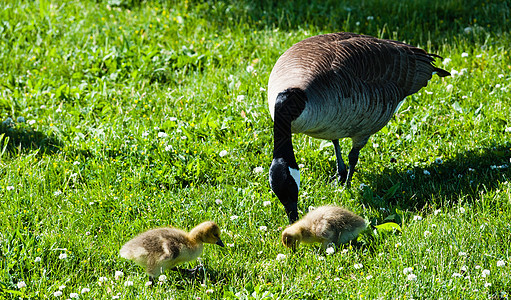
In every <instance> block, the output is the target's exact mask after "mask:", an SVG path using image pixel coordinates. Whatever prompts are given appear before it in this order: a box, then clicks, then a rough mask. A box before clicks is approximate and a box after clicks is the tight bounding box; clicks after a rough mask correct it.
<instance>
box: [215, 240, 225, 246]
mask: <svg viewBox="0 0 511 300" xmlns="http://www.w3.org/2000/svg"><path fill="white" fill-rule="evenodd" d="M215 244H217V245H218V246H220V247H224V246H225V245H224V243H223V242H222V240H221V239H218V241H216V243H215Z"/></svg>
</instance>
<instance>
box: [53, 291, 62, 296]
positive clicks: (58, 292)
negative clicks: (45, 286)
mask: <svg viewBox="0 0 511 300" xmlns="http://www.w3.org/2000/svg"><path fill="white" fill-rule="evenodd" d="M53 296H55V297H60V296H62V292H61V291H56V292H55V293H53Z"/></svg>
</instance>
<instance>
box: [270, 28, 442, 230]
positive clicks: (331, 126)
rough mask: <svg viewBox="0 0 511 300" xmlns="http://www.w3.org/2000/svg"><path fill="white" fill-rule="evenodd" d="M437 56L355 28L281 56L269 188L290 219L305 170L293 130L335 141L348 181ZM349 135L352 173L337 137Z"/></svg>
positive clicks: (273, 90) (273, 82) (275, 74)
mask: <svg viewBox="0 0 511 300" xmlns="http://www.w3.org/2000/svg"><path fill="white" fill-rule="evenodd" d="M435 57H437V56H436V55H434V54H429V53H427V52H426V51H424V50H422V49H419V48H416V47H413V46H410V45H407V44H405V43H402V42H398V41H392V40H383V39H378V38H374V37H371V36H365V35H357V34H353V33H342V32H341V33H332V34H325V35H319V36H314V37H310V38H308V39H305V40H303V41H301V42H298V43H297V44H295V45H293V46H292V47H291V48H289V49H288V50H287V51H286V52H285V53H284V54H282V56H281V57H280V58H279V59H278V61H277V62H276V63H275V66H274V67H273V70H272V72H271V74H270V78H269V81H268V104H269V109H270V114H271V116H272V119H273V120H274V150H273V161H272V165H271V167H270V174H269V175H270V186H271V188H272V190H273V191H274V192H275V194H276V195H277V197H278V198H279V200H280V201H281V202H282V204H283V205H284V207H285V209H286V213H287V215H288V217H289V222H290V223H292V222H294V221H295V220H296V219H297V218H298V214H297V201H298V189H299V184H300V173H299V170H298V165H297V163H296V159H295V156H294V151H293V145H292V140H291V134H292V133H305V134H307V135H309V136H312V137H314V138H319V139H326V140H332V141H333V144H334V148H335V154H336V159H337V174H338V176H339V179H340V180H341V182H346V184H347V185H349V184H350V181H351V178H352V176H353V172H354V171H355V165H356V164H357V161H358V155H359V151H360V150H361V149H362V148H363V147H364V146H365V144H366V143H367V141H368V139H369V137H370V136H371V135H372V134H374V133H376V132H378V131H379V130H380V129H381V128H383V127H384V126H385V125H386V124H387V123H388V121H389V120H390V119H391V117H392V116H393V114H394V112H395V111H396V110H397V108H398V107H399V105H400V104H401V103H402V101H403V100H404V98H405V97H406V96H408V95H411V94H413V93H416V92H417V91H419V90H420V89H421V88H422V87H425V86H426V85H427V83H428V81H429V80H430V79H431V77H432V75H433V74H434V73H437V74H438V75H439V76H447V75H449V73H448V72H447V71H445V70H442V69H439V68H436V67H435V66H434V64H433V62H434V58H435ZM342 138H351V140H352V142H353V145H352V149H351V151H350V153H349V155H348V160H349V171H348V169H347V168H346V166H345V164H344V161H343V159H342V155H341V152H340V147H339V139H342Z"/></svg>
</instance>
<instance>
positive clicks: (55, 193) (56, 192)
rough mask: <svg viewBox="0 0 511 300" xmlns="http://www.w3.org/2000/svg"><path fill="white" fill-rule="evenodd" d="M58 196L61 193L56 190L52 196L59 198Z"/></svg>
mask: <svg viewBox="0 0 511 300" xmlns="http://www.w3.org/2000/svg"><path fill="white" fill-rule="evenodd" d="M59 195H62V192H61V191H60V190H56V191H55V192H53V196H59Z"/></svg>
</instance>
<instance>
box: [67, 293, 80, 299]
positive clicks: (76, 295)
mask: <svg viewBox="0 0 511 300" xmlns="http://www.w3.org/2000/svg"><path fill="white" fill-rule="evenodd" d="M69 298H76V299H78V293H71V294H69Z"/></svg>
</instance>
